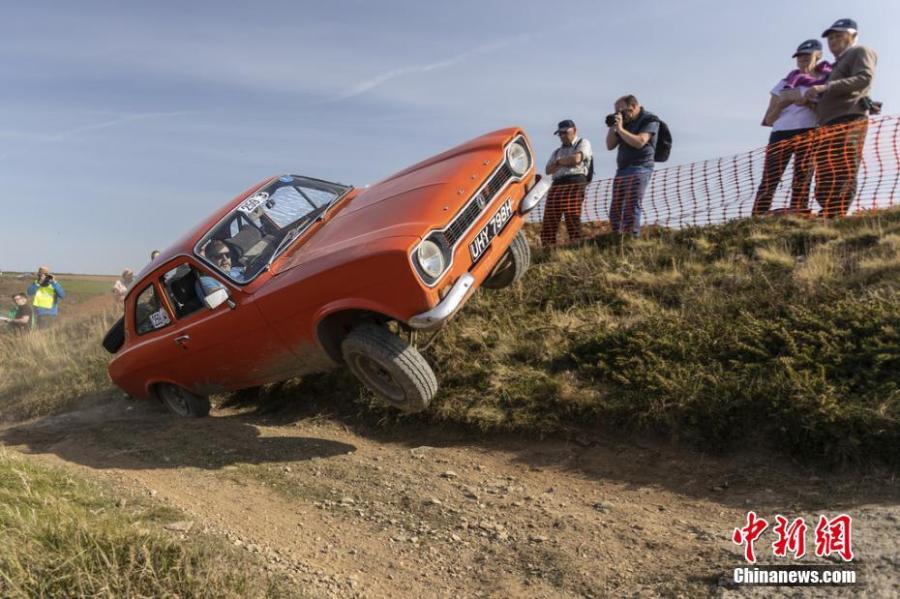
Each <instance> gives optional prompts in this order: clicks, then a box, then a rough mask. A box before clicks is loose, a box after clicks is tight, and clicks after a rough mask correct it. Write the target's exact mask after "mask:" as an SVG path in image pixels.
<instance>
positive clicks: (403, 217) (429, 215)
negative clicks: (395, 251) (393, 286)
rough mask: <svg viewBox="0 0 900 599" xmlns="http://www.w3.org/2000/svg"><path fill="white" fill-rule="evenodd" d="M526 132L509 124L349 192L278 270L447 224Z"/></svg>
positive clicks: (420, 235)
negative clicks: (510, 145) (508, 146)
mask: <svg viewBox="0 0 900 599" xmlns="http://www.w3.org/2000/svg"><path fill="white" fill-rule="evenodd" d="M519 132H520V130H519V129H516V128H511V129H503V130H500V131H495V132H493V133H488V134H486V135H483V136H481V137H478V138H476V139H473V140H471V141H469V142H467V143H465V144H463V145H460V146H457V147H455V148H452V149H450V150H447V151H446V152H443V153H441V154H438V155H437V156H434V157H432V158H429V159H428V160H424V161H422V162H420V163H418V164H415V165H413V166H411V167H409V168H407V169H405V170H403V171H400V172H399V173H397V174H395V175H392V176H391V177H389V178H387V179H385V180H384V181H381V182H379V183H377V184H375V185H373V186H371V187H368V188H364V189H361V190H359V192H357V193H355V194H353V195H351V196H350V197H348V198H347V199H346V200H344V202H342V205H339V206H337V207H336V208H335V213H334V214H333V215H331V216H329V218H327V219H326V220H325V222H323V223H322V224H321V225H320V226H319V227H317V229H316V230H315V231H314V232H311V234H310V235H309V236H308V237H307V238H306V240H305V241H304V242H302V243H298V244H297V246H296V247H294V248H291V250H289V252H290V255H289V256H287V257H286V258H285V259H283V260H281V261H280V262H281V265H280V266H279V267H278V268H277V271H278V272H280V271H283V270H286V269H289V268H292V267H295V266H298V265H300V264H303V263H305V262H307V261H309V260H314V259H316V258H318V257H321V256H322V254H323V253H327V252H334V251H338V250H340V249H342V248H343V247H346V246H356V245H360V244H368V243H372V242H374V241H376V240H377V239H381V238H386V237H417V238H421V237H423V236H424V235H425V234H426V233H427V232H428V231H430V230H431V229H435V228H440V227H443V226H444V225H446V224H447V223H448V222H450V220H451V219H452V218H453V216H454V215H455V214H456V213H457V211H458V210H459V209H460V208H461V207H462V206H463V205H464V204H465V202H466V201H467V200H468V199H469V198H470V197H472V195H473V194H474V193H475V191H476V190H477V189H478V188H479V187H480V186H481V184H482V183H483V182H484V181H485V180H486V179H487V177H488V176H489V175H490V174H491V173H492V172H493V171H494V170H495V169H496V168H497V166H498V165H499V164H500V163H501V162H502V161H503V159H504V156H503V152H502V149H503V147H504V145H505V144H506V143H507V142H508V141H509V140H511V139H512V138H513V137H515V136H516V135H517V134H518V133H519Z"/></svg>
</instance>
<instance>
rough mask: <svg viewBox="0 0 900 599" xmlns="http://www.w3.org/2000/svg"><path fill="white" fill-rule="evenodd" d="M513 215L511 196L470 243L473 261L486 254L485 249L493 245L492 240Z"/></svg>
mask: <svg viewBox="0 0 900 599" xmlns="http://www.w3.org/2000/svg"><path fill="white" fill-rule="evenodd" d="M512 215H513V211H512V199H511V198H510V199H509V200H506V202H504V203H503V205H502V206H500V209H499V210H497V212H495V213H494V216H492V217H491V220H489V221H488V222H487V224H486V225H485V226H484V228H483V229H481V231H479V232H478V235H476V236H475V239H473V240H472V242H471V243H470V244H469V254H471V255H472V262H475V261H476V260H478V259H479V258H480V257H481V255H482V254H484V250H486V249H487V248H488V246H490V245H491V241H492V240H493V239H494V237H496V236H497V234H498V233H500V231H502V230H503V227H505V226H506V223H508V222H509V220H510V219H511V218H512Z"/></svg>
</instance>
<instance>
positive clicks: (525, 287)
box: [271, 211, 900, 465]
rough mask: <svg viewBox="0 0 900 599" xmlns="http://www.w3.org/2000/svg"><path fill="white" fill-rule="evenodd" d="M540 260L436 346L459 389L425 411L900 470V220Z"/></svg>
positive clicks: (344, 381)
mask: <svg viewBox="0 0 900 599" xmlns="http://www.w3.org/2000/svg"><path fill="white" fill-rule="evenodd" d="M535 258H536V260H535V262H536V264H535V265H534V266H533V268H532V270H531V271H529V273H528V275H526V277H525V279H524V282H523V283H522V284H520V285H518V286H517V287H516V288H515V289H512V290H505V291H501V292H495V293H489V292H486V291H482V292H480V293H479V294H478V295H477V296H476V298H475V299H474V300H473V301H470V302H469V304H467V306H466V308H465V309H464V311H463V313H462V314H460V315H459V317H458V318H457V319H456V320H455V321H454V322H453V323H452V324H451V325H450V326H449V327H448V328H447V329H446V330H445V331H444V332H443V333H442V335H441V336H440V337H439V339H438V340H437V342H436V343H435V344H434V346H432V347H431V348H429V349H428V350H427V352H426V355H427V357H428V359H429V360H430V362H431V363H432V364H433V365H435V369H436V370H437V372H438V376H439V379H440V381H441V391H440V394H439V396H438V397H437V398H436V400H435V402H434V404H433V409H431V410H430V411H429V412H428V413H427V414H426V415H424V416H423V417H424V418H426V419H428V420H430V421H432V422H449V423H461V424H464V425H468V426H473V427H477V428H478V429H481V430H485V431H490V430H516V431H526V432H537V433H559V432H565V431H583V430H584V429H589V430H596V431H603V430H611V429H614V428H615V429H623V428H624V429H626V430H628V429H631V430H639V431H652V432H655V433H660V434H663V435H667V436H670V437H673V438H675V439H680V440H683V441H687V442H690V443H692V444H695V445H697V446H700V447H702V448H704V449H707V450H711V451H722V450H728V449H732V448H738V447H742V446H743V447H746V446H747V445H748V444H755V443H764V444H767V445H776V446H778V447H780V448H781V449H783V450H784V451H786V452H788V453H791V454H794V455H798V456H803V457H806V458H811V459H814V460H819V459H823V458H824V459H825V460H827V461H829V462H832V463H841V462H846V461H854V460H864V459H866V460H867V459H870V458H879V459H881V460H885V461H887V462H890V463H893V464H895V465H896V464H898V463H900V422H898V418H900V300H898V288H900V212H898V211H893V212H884V213H880V214H877V215H870V216H861V217H854V218H850V219H846V220H843V221H836V222H822V221H817V220H800V219H785V218H770V219H764V220H755V221H740V222H733V223H730V224H726V225H723V226H717V227H708V228H698V229H692V230H685V231H679V232H660V231H657V232H655V233H654V232H651V233H650V234H649V235H648V236H647V237H646V238H643V239H639V240H632V239H625V240H622V239H620V238H619V237H617V236H613V235H609V234H607V235H601V236H599V237H597V238H595V239H594V240H592V241H591V242H589V243H587V244H585V245H583V246H579V247H575V248H569V249H557V250H552V251H544V252H542V253H538V254H537V255H536V256H535ZM354 388H355V386H354V383H353V382H352V380H350V379H348V378H347V377H346V376H345V375H342V374H329V375H325V376H321V377H312V378H308V379H307V380H305V381H300V382H298V383H296V384H293V385H288V386H285V388H282V389H278V390H272V392H271V393H272V395H273V396H274V397H273V399H274V398H278V397H285V398H294V400H295V401H297V402H300V401H304V402H308V401H309V400H310V398H313V397H315V398H317V399H316V402H317V403H318V404H319V405H321V406H334V405H335V404H339V402H340V400H341V397H342V396H346V395H347V394H348V393H352V390H353V389H354ZM383 415H386V414H383Z"/></svg>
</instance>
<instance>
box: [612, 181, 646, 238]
mask: <svg viewBox="0 0 900 599" xmlns="http://www.w3.org/2000/svg"><path fill="white" fill-rule="evenodd" d="M652 174H653V167H646V166H628V167H625V168H620V169H619V170H617V171H616V178H615V180H614V181H613V192H612V202H610V204H609V224H610V225H612V230H613V231H614V232H616V233H631V234H632V235H634V236H635V237H637V236H638V234H640V232H641V201H642V200H643V199H644V192H645V191H646V190H647V184H648V183H650V176H651V175H652Z"/></svg>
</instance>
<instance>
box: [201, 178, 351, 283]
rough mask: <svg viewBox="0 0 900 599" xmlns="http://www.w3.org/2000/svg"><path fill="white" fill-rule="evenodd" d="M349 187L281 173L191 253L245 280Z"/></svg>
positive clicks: (235, 211)
mask: <svg viewBox="0 0 900 599" xmlns="http://www.w3.org/2000/svg"><path fill="white" fill-rule="evenodd" d="M350 189H351V188H350V187H349V186H347V185H341V184H339V183H330V182H328V181H321V180H319V179H310V178H308V177H299V176H296V175H285V176H284V177H279V178H278V179H276V180H274V181H273V182H271V183H269V184H268V185H266V186H265V187H263V188H262V189H260V190H259V191H257V192H256V193H254V194H253V195H251V196H250V197H248V198H247V199H245V200H244V201H242V202H241V203H240V204H238V206H237V207H236V208H235V209H234V210H232V211H231V212H230V213H229V214H228V216H226V217H225V218H223V219H222V220H221V221H219V223H218V224H216V226H215V227H213V228H212V229H211V230H210V231H209V232H208V233H207V234H206V235H204V236H203V238H202V239H201V240H200V241H199V242H198V243H197V245H196V246H195V248H194V252H195V253H196V254H197V256H199V257H200V258H202V259H203V260H205V261H206V262H207V263H209V264H210V265H212V266H213V267H214V268H216V269H217V270H218V271H219V272H221V273H222V274H223V275H225V276H227V277H229V278H230V279H231V280H233V281H235V282H236V283H246V282H247V281H250V280H251V279H253V278H254V277H256V275H258V274H259V273H260V272H261V271H262V270H263V269H265V268H266V266H268V265H269V264H270V263H271V262H272V260H273V259H274V258H276V257H277V256H278V254H280V253H281V252H283V251H284V250H285V248H287V247H288V246H289V245H290V243H291V241H293V240H294V239H296V238H297V237H298V236H299V235H300V233H302V232H303V231H304V230H305V229H306V227H308V226H309V225H310V224H312V223H313V222H315V219H316V217H318V216H320V215H322V214H324V213H325V212H326V211H327V210H328V208H329V207H330V206H331V205H332V204H334V203H335V202H336V201H337V200H338V199H340V198H341V197H342V196H343V195H344V194H346V193H347V192H348V191H349V190H350Z"/></svg>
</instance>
